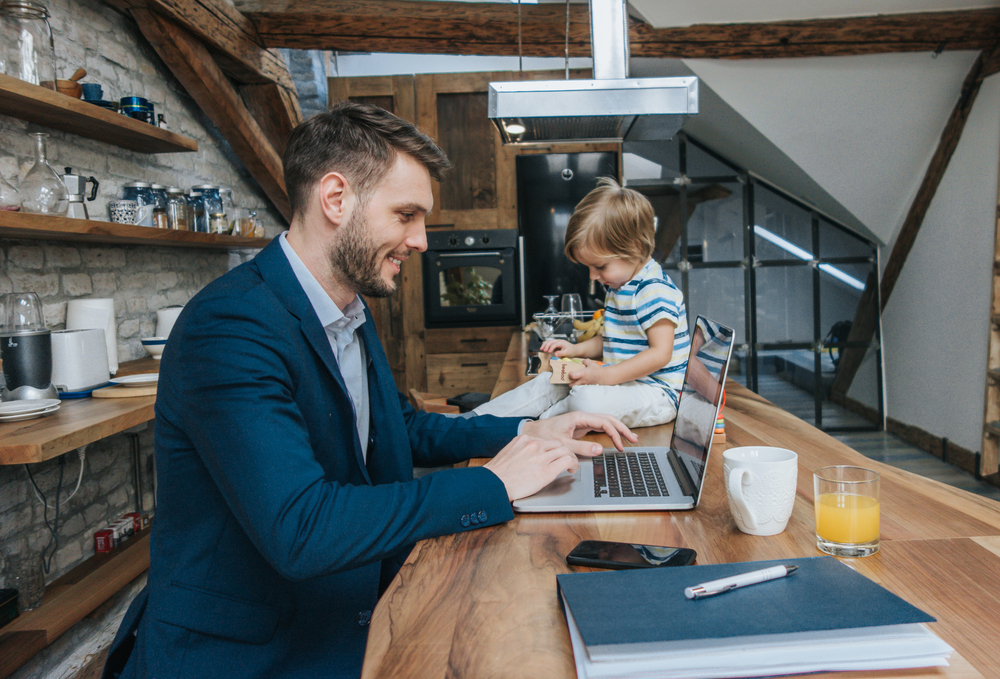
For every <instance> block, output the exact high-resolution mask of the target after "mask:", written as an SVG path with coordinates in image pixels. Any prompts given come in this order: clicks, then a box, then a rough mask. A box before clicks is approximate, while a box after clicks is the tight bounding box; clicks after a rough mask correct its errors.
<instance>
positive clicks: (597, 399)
mask: <svg viewBox="0 0 1000 679" xmlns="http://www.w3.org/2000/svg"><path fill="white" fill-rule="evenodd" d="M551 375H552V373H550V372H544V373H541V374H540V375H538V376H537V377H536V378H535V379H533V380H531V381H530V382H525V383H524V384H522V385H521V386H519V387H518V388H516V389H512V390H511V391H508V392H507V393H506V394H501V395H500V396H497V397H496V398H495V399H493V400H492V401H487V402H486V403H484V404H483V405H481V406H479V407H478V408H476V409H475V410H473V411H472V412H474V413H476V414H477V415H497V416H499V417H537V418H540V419H545V418H548V417H555V416H556V415H562V414H563V413H568V412H572V411H580V412H585V413H601V414H604V415H611V416H613V417H617V418H618V419H619V420H621V421H622V423H623V424H624V425H625V426H626V427H651V426H653V425H656V424H665V423H667V422H670V421H671V420H673V419H674V417H676V416H677V409H676V408H675V407H674V403H673V401H671V400H670V397H669V396H668V395H667V392H666V391H664V390H663V389H661V388H660V387H653V386H650V385H648V384H641V383H639V382H626V383H625V384H618V385H614V386H606V385H603V384H587V385H581V386H576V387H570V385H568V384H551V383H550V382H549V377H550V376H551Z"/></svg>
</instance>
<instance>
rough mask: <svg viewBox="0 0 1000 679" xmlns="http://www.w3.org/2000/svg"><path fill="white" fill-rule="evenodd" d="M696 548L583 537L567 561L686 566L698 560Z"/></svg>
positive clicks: (601, 565)
mask: <svg viewBox="0 0 1000 679" xmlns="http://www.w3.org/2000/svg"><path fill="white" fill-rule="evenodd" d="M696 556H697V555H696V554H695V552H694V550H693V549H686V548H684V547H661V546H657V545H634V544H629V543H627V542H604V541H601V540H584V541H583V542H581V543H580V544H578V545H577V546H576V547H574V548H573V551H572V552H570V553H569V555H568V556H567V557H566V562H567V563H569V564H573V565H576V566H594V567H597V568H656V567H660V566H687V565H688V564H690V563H692V562H693V561H694V560H695V557H696Z"/></svg>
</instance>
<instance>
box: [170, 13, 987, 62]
mask: <svg viewBox="0 0 1000 679" xmlns="http://www.w3.org/2000/svg"><path fill="white" fill-rule="evenodd" d="M157 1H158V2H166V1H167V0H157ZM173 1H178V0H173ZM236 7H237V8H238V9H239V11H240V12H242V13H243V14H244V15H245V17H246V18H247V19H248V20H249V21H250V23H251V24H253V26H254V27H255V28H256V30H257V33H258V35H259V36H260V38H261V40H262V41H263V43H264V44H265V45H266V46H268V47H291V48H297V49H325V50H338V51H344V52H390V53H418V54H460V55H474V54H478V55H505V56H517V54H518V18H517V12H518V9H517V5H515V4H503V3H475V2H471V3H470V2H413V1H407V0H386V1H384V2H377V3H375V2H366V1H365V0H309V1H308V2H306V1H305V0H279V1H277V2H275V1H273V0H237V2H236ZM998 29H1000V9H995V8H989V9H975V10H965V11H954V12H923V13H911V14H892V15H879V16H865V17H848V18H841V19H814V20H805V21H781V22H770V23H747V24H700V25H696V26H687V27H681V28H653V27H651V26H649V25H648V24H645V23H643V22H641V21H638V20H636V19H631V20H630V29H629V34H630V37H629V41H630V53H631V55H632V56H634V57H670V58H686V59H747V58H790V57H810V56H847V55H858V54H879V53H890V52H921V51H924V52H939V51H943V50H981V49H985V48H988V47H990V46H992V44H993V42H994V37H995V36H996V34H997V32H998ZM565 47H566V8H565V5H563V4H561V3H544V4H538V5H521V54H523V55H524V56H549V57H552V56H555V57H561V56H564V54H565ZM569 53H570V56H574V57H586V56H590V53H591V45H590V17H589V10H588V8H587V6H586V5H582V4H572V5H571V6H570V27H569Z"/></svg>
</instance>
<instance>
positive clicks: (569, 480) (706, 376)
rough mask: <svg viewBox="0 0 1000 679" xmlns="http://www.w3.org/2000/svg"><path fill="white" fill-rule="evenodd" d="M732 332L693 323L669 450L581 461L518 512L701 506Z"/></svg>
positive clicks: (609, 451) (607, 452)
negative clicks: (570, 471) (573, 472)
mask: <svg viewBox="0 0 1000 679" xmlns="http://www.w3.org/2000/svg"><path fill="white" fill-rule="evenodd" d="M733 337H734V332H733V330H732V328H727V327H726V326H724V325H721V324H719V323H716V322H714V321H710V320H708V319H706V318H704V317H702V316H699V317H698V319H697V321H696V322H695V325H694V329H693V334H692V339H691V355H690V356H689V358H688V366H687V370H686V371H685V373H684V388H683V389H682V391H681V395H680V399H679V400H678V404H677V419H676V420H675V421H674V430H673V433H672V434H671V436H670V447H663V446H648V447H634V448H626V449H625V451H624V452H623V453H619V452H618V451H617V450H615V449H614V448H605V449H604V453H602V454H601V455H599V456H597V457H596V458H592V459H581V460H580V468H579V469H578V470H577V471H576V473H575V474H568V473H563V474H561V475H560V476H558V477H557V478H556V480H555V481H553V482H552V483H550V484H549V485H548V486H546V487H545V488H543V489H542V490H540V491H538V492H537V493H535V494H534V495H532V496H531V497H527V498H524V499H521V500H517V501H515V502H514V509H515V510H516V511H519V512H615V511H630V512H632V511H640V510H660V511H662V510H674V509H693V508H694V507H696V506H697V505H698V500H699V498H700V496H701V488H702V485H703V484H704V481H705V468H706V465H707V463H708V454H709V452H710V451H711V448H712V434H713V433H714V431H715V422H716V418H717V417H718V415H719V407H720V404H721V403H722V388H723V385H724V384H725V382H726V374H727V372H728V370H729V360H730V358H731V357H732V353H733Z"/></svg>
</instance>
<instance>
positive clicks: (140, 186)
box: [122, 182, 156, 226]
mask: <svg viewBox="0 0 1000 679" xmlns="http://www.w3.org/2000/svg"><path fill="white" fill-rule="evenodd" d="M122 198H124V199H125V200H134V201H135V202H136V204H137V205H138V206H139V207H140V208H141V207H142V206H144V205H146V206H148V207H147V208H146V209H145V210H140V212H142V213H143V214H142V219H140V220H139V221H138V222H136V224H137V225H138V226H153V208H154V205H155V203H156V199H155V198H154V197H153V185H152V184H149V183H147V182H129V183H128V184H125V186H123V187H122Z"/></svg>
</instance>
